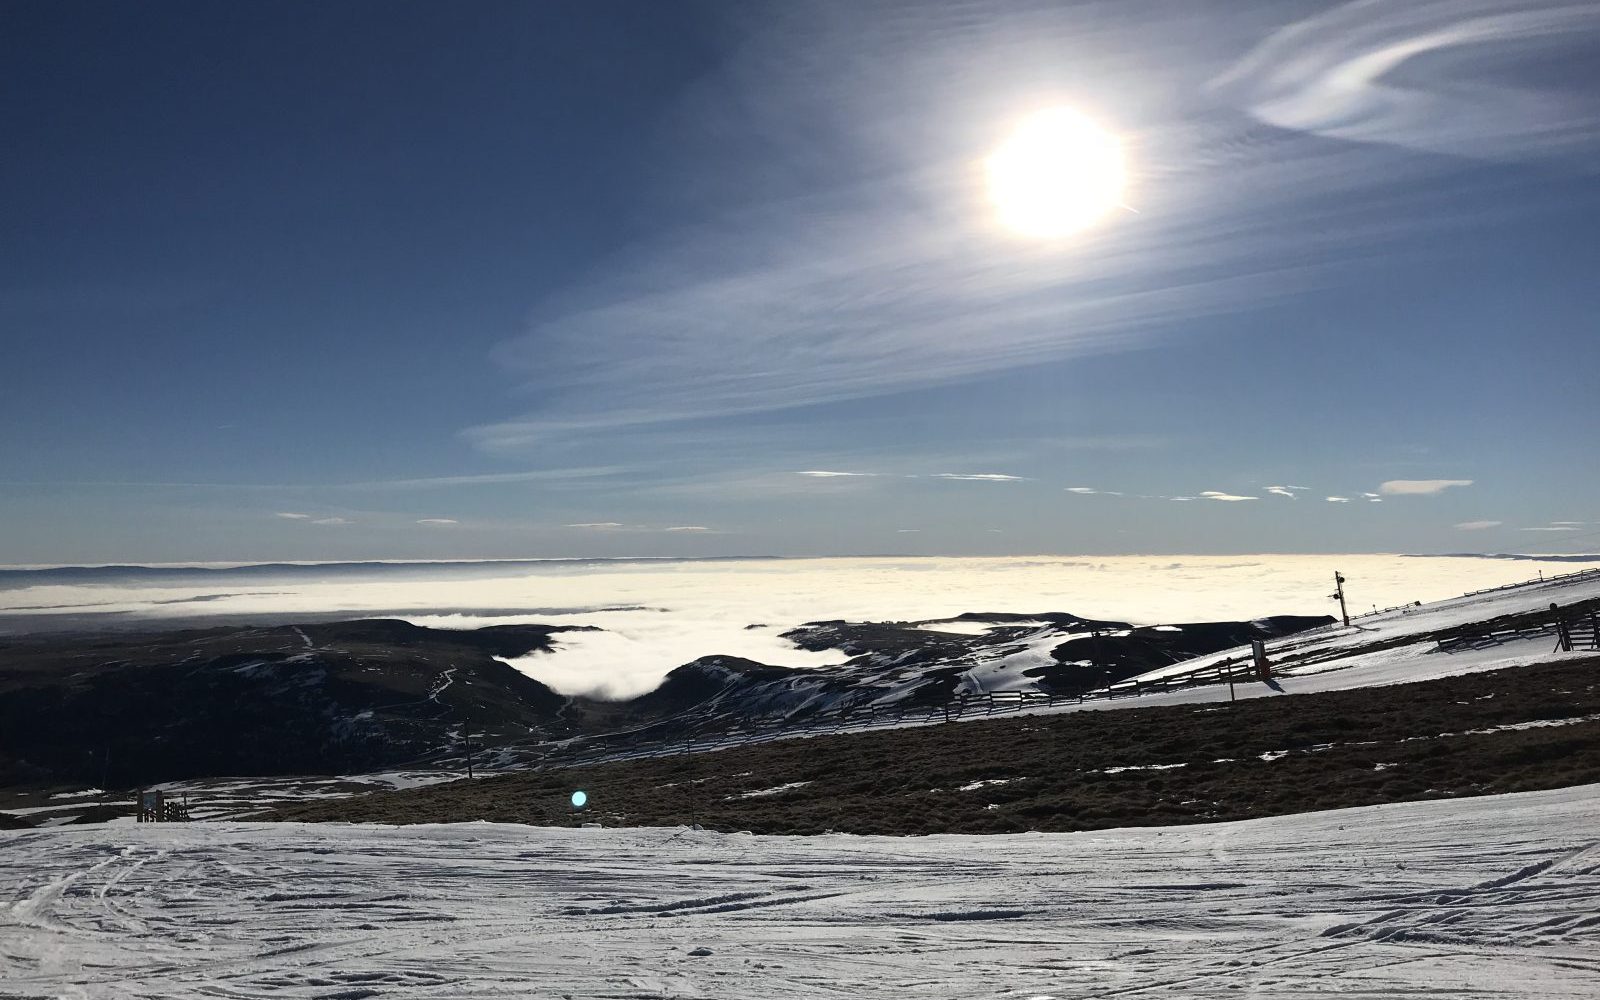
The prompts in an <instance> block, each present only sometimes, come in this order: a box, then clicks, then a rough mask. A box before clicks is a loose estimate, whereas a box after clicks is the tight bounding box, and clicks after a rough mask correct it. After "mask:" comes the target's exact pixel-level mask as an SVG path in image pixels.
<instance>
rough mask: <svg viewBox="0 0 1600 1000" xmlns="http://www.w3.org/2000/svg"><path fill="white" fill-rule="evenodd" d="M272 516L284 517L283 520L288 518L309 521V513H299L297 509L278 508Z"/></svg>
mask: <svg viewBox="0 0 1600 1000" xmlns="http://www.w3.org/2000/svg"><path fill="white" fill-rule="evenodd" d="M272 516H273V517H281V518H284V519H285V520H289V521H309V520H311V515H310V514H301V513H299V512H298V511H292V510H280V511H278V512H277V513H276V514H274V515H272Z"/></svg>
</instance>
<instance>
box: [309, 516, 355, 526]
mask: <svg viewBox="0 0 1600 1000" xmlns="http://www.w3.org/2000/svg"><path fill="white" fill-rule="evenodd" d="M311 523H312V524H326V525H342V524H355V522H354V521H352V520H350V519H349V518H348V517H319V518H317V519H316V520H314V521H312V522H311Z"/></svg>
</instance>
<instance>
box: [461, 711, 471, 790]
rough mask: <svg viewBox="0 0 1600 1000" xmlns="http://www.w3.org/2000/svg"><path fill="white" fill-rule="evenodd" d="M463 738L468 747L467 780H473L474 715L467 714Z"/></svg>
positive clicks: (462, 730) (462, 727) (462, 728)
mask: <svg viewBox="0 0 1600 1000" xmlns="http://www.w3.org/2000/svg"><path fill="white" fill-rule="evenodd" d="M461 738H462V740H463V741H464V742H465V743H466V745H467V780H468V781H471V780H472V713H471V712H467V713H466V714H465V716H464V717H463V721H462V723H461Z"/></svg>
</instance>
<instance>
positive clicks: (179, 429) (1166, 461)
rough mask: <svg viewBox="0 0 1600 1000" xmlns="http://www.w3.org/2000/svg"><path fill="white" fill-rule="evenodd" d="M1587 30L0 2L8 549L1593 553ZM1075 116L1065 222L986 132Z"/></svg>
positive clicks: (1574, 18) (1306, 10)
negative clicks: (1100, 194) (1096, 133)
mask: <svg viewBox="0 0 1600 1000" xmlns="http://www.w3.org/2000/svg"><path fill="white" fill-rule="evenodd" d="M1597 50H1600V7H1592V6H1591V7H1587V8H1585V7H1583V6H1581V5H1580V6H1571V5H1567V6H1563V5H1559V4H1555V3H1531V2H1530V3H1514V2H1501V3H1488V2H1482V0H1448V2H1444V0H1424V2H1415V3H1408V4H1382V3H1355V4H1315V3H1281V2H1274V3H1260V4H1237V3H1217V4H1212V5H1206V4H1196V3H1188V2H1184V3H1178V2H1172V3H1150V2H1106V3H1082V4H1043V3H1038V4H1033V3H982V4H975V3H967V2H963V3H951V4H946V5H939V4H932V3H916V4H911V3H905V4H896V3H882V4H872V5H866V4H845V3H836V4H822V5H808V4H798V3H782V4H759V3H741V4H689V3H672V4H666V3H662V4H645V3H593V4H584V5H581V6H573V5H538V4H521V3H477V4H473V5H469V6H462V5H454V4H443V3H435V4H423V3H401V4H393V3H381V4H380V3H351V2H344V3H329V4H310V3H303V4H273V5H265V4H263V5H242V4H228V5H219V4H210V3H158V4H141V5H128V4H83V3H71V2H68V3H56V2H50V3H45V2H38V3H16V4H9V5H7V6H6V7H5V8H4V9H3V10H0V79H3V82H4V86H3V87H0V122H3V125H4V132H5V135H6V136H7V146H8V152H7V155H6V156H5V157H3V158H0V193H3V202H4V204H5V205H6V227H5V228H6V234H7V235H6V238H5V239H4V240H3V241H0V264H3V267H0V339H3V342H4V346H5V356H6V360H7V364H6V365H5V367H4V370H3V374H0V380H3V381H0V385H3V387H4V391H3V393H0V524H3V525H4V530H3V531H0V562H4V563H34V562H51V563H54V562H101V561H131V560H137V561H177V560H224V559H239V560H250V559H344V558H414V557H459V558H466V557H480V556H481V557H493V556H542V555H551V556H566V555H623V554H641V555H718V554H735V553H737V554H792V555H806V554H825V553H827V554H849V553H912V554H915V553H949V554H1009V553H1035V552H1092V553H1146V552H1216V553H1228V552H1257V551H1286V552H1320V551H1408V552H1442V551H1542V552H1576V551H1594V550H1595V548H1597V547H1600V534H1597V532H1600V500H1597V497H1600V463H1596V462H1595V461H1594V459H1593V456H1594V435H1595V431H1596V430H1597V429H1600V403H1597V402H1596V400H1597V399H1600V393H1597V392H1596V391H1595V385H1594V373H1595V371H1597V370H1600V347H1597V346H1596V345H1597V343H1600V338H1597V337H1596V327H1595V323H1596V321H1595V319H1594V317H1595V316H1597V315H1600V283H1597V282H1596V281H1595V280H1594V278H1593V276H1594V275H1595V274H1596V273H1600V245H1597V241H1596V240H1595V239H1594V238H1593V234H1594V233H1595V232H1596V231H1597V228H1600V184H1597V183H1596V176H1595V172H1594V170H1595V168H1594V164H1595V163H1596V162H1597V159H1596V153H1597V151H1600V78H1597V77H1596V75H1595V74H1594V71H1593V68H1592V67H1593V65H1594V63H1593V57H1594V55H1595V54H1596V52H1597ZM1052 107H1069V108H1073V109H1076V110H1078V111H1080V112H1082V113H1083V114H1086V115H1089V116H1090V117H1092V118H1093V119H1095V120H1096V121H1098V122H1100V123H1101V124H1102V125H1104V126H1105V127H1106V128H1107V129H1108V130H1109V131H1111V132H1112V133H1113V134H1115V135H1116V136H1117V137H1118V138H1119V139H1120V141H1121V143H1122V146H1123V150H1124V153H1125V156H1126V161H1127V164H1128V170H1129V180H1128V186H1127V191H1126V205H1127V208H1128V209H1131V211H1125V210H1120V209H1119V210H1117V211H1115V212H1112V213H1111V214H1110V215H1108V216H1107V217H1106V218H1104V219H1103V220H1102V221H1101V222H1100V224H1098V225H1096V226H1094V227H1093V228H1092V229H1090V230H1087V231H1085V232H1082V233H1079V234H1077V235H1075V236H1071V237H1065V238H1060V239H1043V240H1041V239H1037V238H1030V237H1025V236H1021V235H1019V234H1016V233H1013V232H1009V231H1006V230H1003V229H1002V228H1001V227H999V226H998V225H997V224H996V222H995V220H994V217H993V216H994V212H993V209H992V206H991V205H990V204H989V203H988V201H987V200H986V196H985V192H984V182H983V174H982V164H983V162H984V159H985V157H987V156H988V155H989V154H990V153H991V151H993V150H994V149H995V148H996V147H997V146H998V145H999V144H1000V143H1002V142H1003V141H1004V140H1005V138H1006V136H1007V135H1008V134H1009V133H1010V131H1011V130H1012V129H1014V128H1015V127H1016V125H1017V123H1018V122H1019V121H1021V120H1023V119H1024V118H1025V117H1026V116H1027V115H1029V114H1032V113H1034V112H1037V111H1039V110H1041V109H1046V108H1052ZM818 472H831V473H856V475H827V476H823V475H805V474H803V473H818ZM1386 484H1387V485H1386ZM1271 487H1280V489H1278V490H1272V489H1271ZM1289 487H1303V488H1295V489H1290V488H1289ZM1072 489H1077V490H1079V491H1080V492H1071V491H1070V490H1072ZM1085 490H1093V491H1094V492H1092V493H1090V492H1082V491H1085ZM1330 497H1339V498H1344V499H1343V500H1339V501H1330V500H1329V499H1328V498H1330ZM1174 498H1193V499H1174ZM1231 498H1253V499H1231Z"/></svg>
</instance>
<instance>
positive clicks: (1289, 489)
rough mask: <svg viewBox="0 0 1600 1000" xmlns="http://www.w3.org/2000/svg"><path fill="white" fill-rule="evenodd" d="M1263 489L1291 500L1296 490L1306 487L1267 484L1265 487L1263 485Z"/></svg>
mask: <svg viewBox="0 0 1600 1000" xmlns="http://www.w3.org/2000/svg"><path fill="white" fill-rule="evenodd" d="M1264 489H1265V490H1266V491H1267V492H1268V493H1272V494H1274V495H1276V496H1280V497H1288V498H1289V499H1290V500H1293V499H1295V493H1296V492H1298V491H1302V490H1305V489H1308V487H1305V486H1267V487H1264Z"/></svg>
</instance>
